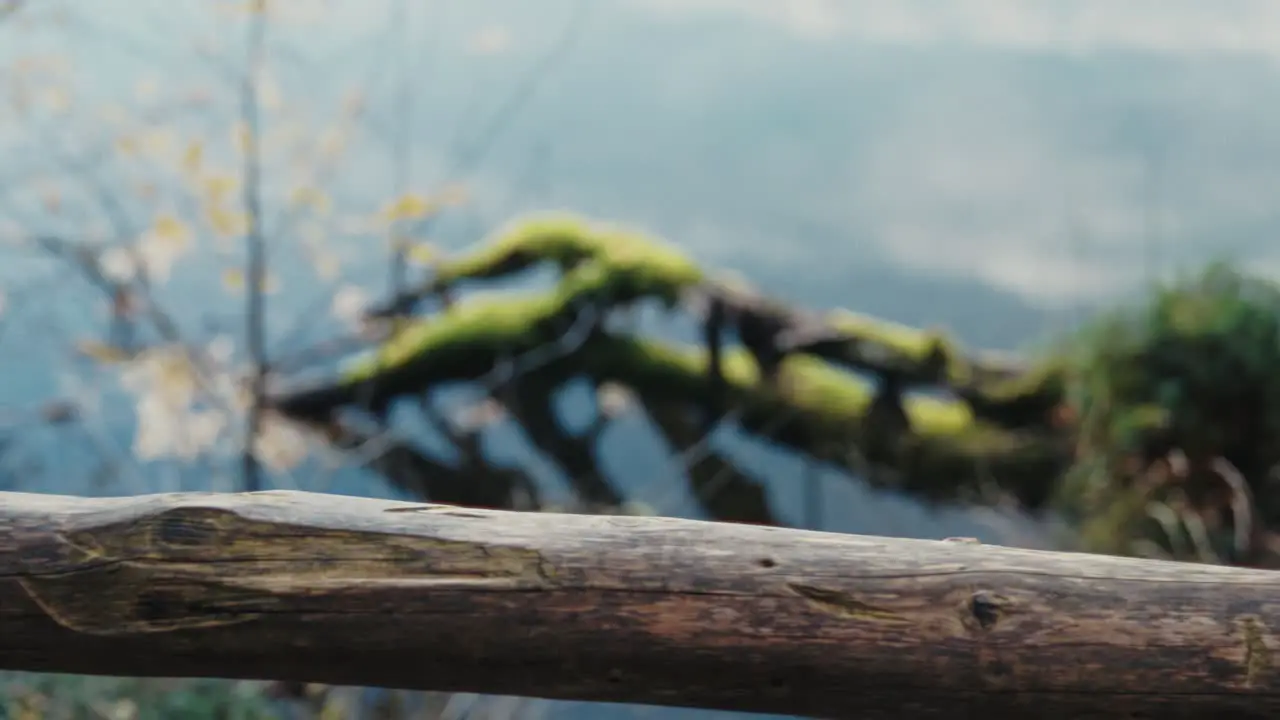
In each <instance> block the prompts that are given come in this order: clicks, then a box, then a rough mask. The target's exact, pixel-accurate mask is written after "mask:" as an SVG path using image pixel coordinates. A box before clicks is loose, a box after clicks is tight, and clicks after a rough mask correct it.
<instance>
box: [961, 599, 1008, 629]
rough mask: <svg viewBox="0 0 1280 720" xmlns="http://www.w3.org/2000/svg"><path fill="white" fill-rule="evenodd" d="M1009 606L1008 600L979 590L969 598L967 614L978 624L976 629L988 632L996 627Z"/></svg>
mask: <svg viewBox="0 0 1280 720" xmlns="http://www.w3.org/2000/svg"><path fill="white" fill-rule="evenodd" d="M1009 605H1010V603H1009V600H1008V598H1005V597H1004V596H1002V595H998V594H996V593H993V592H990V591H987V590H979V591H977V592H975V593H974V594H973V595H972V596H970V597H969V605H968V613H969V616H970V617H972V618H973V620H975V621H976V622H977V623H978V627H980V628H982V629H983V630H990V629H991V628H993V627H995V626H996V623H997V622H999V620H1000V617H1001V616H1002V615H1003V614H1004V612H1005V611H1006V610H1008V608H1009Z"/></svg>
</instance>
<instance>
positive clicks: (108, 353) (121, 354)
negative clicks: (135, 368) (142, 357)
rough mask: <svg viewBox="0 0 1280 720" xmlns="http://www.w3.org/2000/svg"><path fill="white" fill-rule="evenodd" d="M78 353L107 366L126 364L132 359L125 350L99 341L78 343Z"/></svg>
mask: <svg viewBox="0 0 1280 720" xmlns="http://www.w3.org/2000/svg"><path fill="white" fill-rule="evenodd" d="M76 352H78V353H80V354H81V355H84V356H85V357H87V358H91V359H93V360H97V361H98V362H100V363H103V364H106V365H112V364H115V363H121V362H125V361H127V360H129V358H130V357H132V356H131V355H130V354H129V353H127V352H125V351H124V350H121V349H120V348H118V347H116V346H114V345H108V344H107V343H104V342H100V341H98V340H81V341H79V342H77V343H76Z"/></svg>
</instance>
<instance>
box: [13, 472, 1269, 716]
mask: <svg viewBox="0 0 1280 720" xmlns="http://www.w3.org/2000/svg"><path fill="white" fill-rule="evenodd" d="M1277 597H1280V576H1277V575H1275V574H1274V573H1271V572H1266V571H1258V570H1250V569H1244V568H1225V567H1211V566H1202V565H1191V564H1180V563H1171V562H1160V561H1148V560H1133V559H1122V558H1110V557H1102V556H1089V555H1080V554H1068V553H1046V552H1035V551H1027V550H1015V549H1008V548H1000V547H993V546H982V545H976V544H971V543H967V542H935V541H922V540H903V539H888V538H871V537H861V536H850V535H837V534H830V533H816V532H808V531H798V530H783V529H779V528H767V527H759V526H748V525H733V524H722V523H707V522H697V521H690V520H676V519H670V518H636V517H601V516H581V515H557V514H549V513H512V512H503V511H486V510H471V509H462V508H457V507H451V506H440V505H421V504H413V503H405V502H393V501H383V500H373V499H363V498H353V497H341V496H330V495H318V494H310V493H296V492H267V493H253V494H231V495H219V494H180V495H151V496H140V497H132V498H106V499H85V498H74V497H58V496H47V495H30V494H20V493H0V668H4V669H12V670H31V671H49V672H71V673H86V674H111V675H131V676H166V677H180V676H206V677H236V678H258V679H278V680H305V681H313V682H324V683H332V684H348V685H377V686H388V687H399V688H407V689H429V690H439V691H466V692H480V693H498V694H512V695H527V696H539V697H549V698H573V699H580V700H598V701H613V702H634V703H647V704H659V705H679V706H688V707H705V708H721V709H736V710H745V711H756V712H776V713H788V714H799V715H810V716H818V717H840V718H861V719H864V720H865V719H874V718H895V719H902V718H957V717H981V716H984V715H985V714H988V713H990V714H996V713H1005V714H1006V715H1008V716H1011V717H1019V716H1025V717H1033V716H1034V717H1042V718H1144V717H1145V718H1199V717H1205V718H1209V717H1214V716H1217V715H1222V716H1227V717H1235V718H1264V717H1276V716H1280V671H1278V670H1277V668H1276V663H1275V662H1274V661H1273V655H1274V653H1275V651H1276V649H1277V648H1280V637H1278V636H1277V628H1280V604H1278V601H1277V600H1276V598H1277Z"/></svg>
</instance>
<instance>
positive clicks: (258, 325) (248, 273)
mask: <svg viewBox="0 0 1280 720" xmlns="http://www.w3.org/2000/svg"><path fill="white" fill-rule="evenodd" d="M266 31H267V1H266V0H255V2H254V3H253V13H252V15H251V17H250V18H249V29H248V49H247V60H246V65H247V67H246V69H245V74H244V80H243V83H242V85H241V88H240V100H241V120H242V121H243V122H244V125H245V138H244V141H245V146H244V148H243V152H244V166H243V171H242V172H243V175H244V192H243V196H242V201H243V203H244V209H245V215H246V217H247V219H248V232H247V233H246V235H245V243H246V250H247V254H248V257H247V259H246V268H245V281H246V287H245V297H246V303H245V330H246V336H247V339H246V345H247V347H248V352H249V363H250V367H251V372H252V378H253V379H252V384H251V386H250V392H251V400H250V405H249V415H248V421H247V423H246V429H245V446H244V455H243V467H244V487H245V490H247V491H254V490H259V489H261V488H262V470H261V468H260V467H259V464H258V459H257V454H256V451H257V439H258V432H259V429H260V428H261V426H262V413H263V397H264V396H265V395H266V376H267V358H266V317H265V316H266V311H265V307H264V305H265V301H264V298H263V283H264V279H265V277H266V264H267V263H266V243H265V241H264V239H263V236H262V191H261V182H262V162H261V157H260V154H259V150H260V149H259V141H260V134H259V130H260V126H261V119H260V117H259V112H258V85H259V79H260V77H261V72H262V63H263V56H264V48H265V46H266Z"/></svg>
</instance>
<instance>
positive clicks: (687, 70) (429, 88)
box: [0, 0, 1280, 719]
mask: <svg viewBox="0 0 1280 720" xmlns="http://www.w3.org/2000/svg"><path fill="white" fill-rule="evenodd" d="M1278 58H1280V5H1277V4H1276V3H1274V2H1269V1H1266V0H1217V2H1213V3H1210V2H1205V1H1204V0H1196V1H1194V2H1193V1H1192V0H1160V1H1159V2H1155V1H1154V0H1150V1H1148V0H1132V1H1130V2H1124V3H1118V2H1103V1H1102V0H1038V1H1037V2H1025V1H1018V0H950V1H949V2H947V3H938V2H933V1H932V0H540V1H539V2H537V3H531V2H522V1H518V0H467V1H466V2H462V1H460V0H365V1H364V2H354V1H353V0H288V2H285V1H284V0H271V1H270V2H264V0H247V1H240V2H231V1H229V0H201V1H199V2H197V1H195V0H164V1H163V2H161V1H160V0H98V1H97V2H75V1H73V0H40V1H39V2H37V1H36V0H27V1H25V2H24V1H23V0H0V486H2V487H3V489H6V490H22V491H32V492H53V493H66V494H78V495H120V494H137V493H146V492H160V491H176V490H197V489H200V490H204V489H212V490H219V491H236V490H241V489H245V488H246V487H272V488H293V489H305V490H314V491H320V492H332V493H340V494H353V495H370V496H379V497H422V496H423V495H424V493H422V492H415V491H414V489H413V488H414V487H415V486H414V485H413V483H412V482H411V481H410V482H406V481H405V480H404V478H403V476H401V477H400V478H399V480H397V477H395V476H393V475H394V474H393V475H389V474H388V473H387V472H380V471H379V470H378V469H377V468H376V467H370V466H369V463H368V462H365V461H364V460H362V459H361V458H360V457H358V455H359V453H353V452H351V451H349V448H340V447H335V446H332V445H328V446H327V445H325V443H324V441H323V439H322V438H318V437H317V436H316V434H315V433H313V432H310V431H309V429H308V428H307V427H305V426H302V425H299V424H297V423H289V422H286V421H285V420H278V419H277V420H264V421H262V426H261V429H260V436H259V440H258V442H259V453H258V456H257V459H256V460H255V461H253V462H250V463H246V461H245V459H244V457H243V451H244V448H245V442H244V440H245V437H246V435H247V433H248V430H247V429H246V423H247V418H248V417H250V416H252V415H253V412H251V408H252V407H253V402H252V398H250V399H249V400H247V401H246V400H245V399H244V398H245V393H244V385H243V382H244V379H245V378H247V377H251V376H252V375H253V373H254V368H255V367H256V366H257V365H258V364H260V362H261V361H267V362H270V363H271V364H272V367H273V369H274V373H273V374H272V375H271V376H270V377H268V378H265V379H264V382H265V383H267V384H268V385H269V386H270V387H273V388H274V387H277V386H280V387H283V386H285V385H287V384H288V383H292V382H294V381H296V380H298V379H299V378H303V377H305V378H308V379H315V378H324V377H332V376H333V375H334V373H335V372H336V371H337V370H338V369H340V368H341V367H344V366H343V365H342V363H344V362H346V361H347V360H349V355H350V353H345V352H341V353H329V352H328V351H322V350H321V349H318V348H324V347H326V346H325V343H327V342H330V341H332V340H334V339H336V338H346V337H348V336H350V335H351V333H352V332H353V330H352V327H353V322H354V320H355V318H356V316H357V315H358V314H359V312H360V311H361V309H363V308H367V307H368V306H370V305H371V304H374V303H377V302H379V301H381V300H385V299H386V298H388V297H390V296H391V295H392V294H394V293H395V292H397V291H400V290H403V289H405V288H407V287H410V286H412V285H413V284H414V283H417V282H420V281H421V279H422V278H424V277H429V276H430V274H431V272H432V271H433V268H434V267H435V266H436V265H437V264H439V263H441V262H445V261H446V259H447V258H452V257H462V256H464V254H465V253H466V252H468V251H471V250H476V249H477V248H482V247H484V245H483V243H484V242H485V241H486V238H491V237H493V236H494V235H495V234H500V233H502V232H503V231H504V228H507V229H509V228H511V227H513V226H512V222H513V221H518V220H519V219H520V218H521V217H526V216H528V214H529V213H534V212H542V211H548V210H554V211H567V212H572V213H575V214H577V215H579V216H581V217H584V218H590V219H592V220H593V221H601V222H605V221H607V222H615V223H622V224H625V225H626V226H629V227H633V228H637V229H639V230H642V231H643V232H644V233H646V234H648V235H651V236H653V237H656V238H663V239H665V240H666V241H668V242H670V243H672V244H674V245H675V246H677V247H678V248H679V249H680V250H681V251H682V252H683V253H685V254H686V255H687V256H688V257H689V258H690V259H691V260H692V261H694V262H696V263H697V264H698V266H700V267H702V268H704V269H706V270H707V271H708V272H712V271H714V272H716V273H722V274H724V273H728V274H731V275H732V276H733V277H738V278H741V279H744V280H745V281H747V282H749V283H750V284H751V286H752V287H754V288H755V289H756V290H757V291H758V292H760V293H761V294H763V295H766V296H768V297H771V298H773V299H776V300H779V301H782V302H784V303H786V304H787V305H788V306H790V307H795V308H806V309H813V310H827V309H831V308H837V307H839V308H848V309H850V310H854V311H856V312H859V313H865V314H867V315H869V316H873V317H875V318H878V319H881V320H883V321H888V322H895V323H901V324H903V325H906V326H910V327H912V328H919V329H922V331H923V330H931V331H936V332H940V333H944V334H945V335H946V336H947V337H949V338H951V339H953V340H955V341H957V342H958V343H960V344H962V345H963V346H964V347H967V348H973V349H983V350H995V351H1007V352H1011V353H1012V352H1019V353H1022V352H1031V349H1035V348H1042V347H1045V346H1046V344H1051V343H1052V342H1054V341H1055V340H1060V339H1062V338H1066V337H1074V335H1073V333H1076V332H1077V331H1078V330H1079V328H1081V327H1084V326H1087V325H1088V324H1089V323H1090V322H1091V321H1092V320H1093V319H1094V318H1096V317H1099V313H1101V312H1103V311H1104V310H1105V309H1107V308H1112V307H1119V306H1122V305H1124V304H1125V303H1130V302H1138V301H1140V300H1141V299H1142V298H1144V297H1146V296H1147V295H1146V293H1148V292H1149V290H1150V288H1152V287H1154V286H1156V285H1158V284H1159V283H1161V282H1166V283H1173V282H1177V278H1179V277H1184V276H1186V275H1188V274H1191V275H1194V274H1195V273H1197V272H1199V271H1200V270H1201V269H1202V268H1204V267H1207V266H1209V264H1210V263H1213V262H1218V261H1225V262H1227V263H1229V264H1230V265H1231V266H1232V267H1234V268H1236V269H1238V270H1239V271H1241V272H1247V274H1248V275H1249V276H1250V277H1253V278H1257V279H1259V280H1261V281H1264V282H1269V281H1270V280H1271V279H1273V278H1274V277H1275V276H1276V275H1277V273H1280V244H1278V243H1276V242H1275V240H1274V238H1275V236H1276V231H1277V229H1280V213H1278V212H1277V211H1276V209H1275V207H1276V206H1275V202H1274V198H1275V197H1277V194H1278V193H1280V162H1278V161H1280V139H1278V138H1280V135H1278V134H1277V133H1276V132H1275V128H1276V127H1277V126H1278V125H1280V123H1278V122H1277V121H1280V72H1278V67H1277V62H1276V61H1277V59H1278ZM397 258H398V259H397ZM555 282H556V277H555V276H554V273H550V274H549V273H541V274H535V275H534V276H530V277H521V278H518V279H516V280H513V281H511V282H508V283H507V284H506V285H504V286H502V287H503V288H506V289H510V288H514V287H517V286H518V287H519V288H525V289H528V288H534V289H536V288H546V287H550V286H551V285H553V284H554V283H555ZM502 291H503V292H505V290H502ZM486 292H487V293H490V294H492V293H494V292H498V291H497V290H494V289H493V288H492V287H491V288H488V289H487V290H486ZM459 302H465V300H460V301H459ZM640 310H641V312H640V315H641V317H640V319H639V321H638V322H639V323H640V325H639V327H643V328H645V329H646V332H652V333H656V334H658V335H661V336H662V337H664V338H671V339H672V340H673V341H676V340H679V341H682V342H690V343H691V342H696V341H697V338H698V337H699V335H698V332H699V326H698V324H697V321H696V319H695V320H690V319H688V318H685V319H680V318H676V319H670V318H668V317H666V316H664V315H662V313H661V312H659V311H657V310H655V309H653V308H641V309H640ZM442 312H443V311H442ZM1269 317H1273V318H1274V317H1275V316H1274V314H1271V315H1269ZM1267 342H1271V341H1270V340H1268V341H1267ZM1273 344H1274V343H1273ZM342 347H343V348H346V346H345V345H343V346H342ZM1268 347H1269V348H1270V347H1272V346H1271V345H1268ZM177 348H181V349H182V351H181V352H177V350H175V349H177ZM196 355H198V356H199V357H200V358H202V360H201V361H200V362H199V363H196V362H195V361H193V360H190V357H193V356H196ZM197 366H198V367H197ZM193 368H194V369H193ZM439 389H440V392H439V393H438V395H439V397H438V402H437V406H438V407H437V408H436V414H435V415H432V414H426V415H427V417H426V418H425V419H424V413H423V412H419V411H418V410H417V409H415V408H404V407H396V408H395V409H393V412H392V416H391V418H390V420H389V421H388V426H389V427H392V428H394V430H395V432H396V434H397V436H398V437H401V438H408V439H409V440H411V441H412V442H413V443H415V444H416V446H417V447H419V448H420V449H421V451H422V452H424V453H435V454H437V455H441V456H449V457H450V458H451V459H450V461H449V462H450V463H452V464H451V465H450V467H453V468H455V469H456V468H462V470H467V469H468V468H471V466H470V465H468V463H470V462H475V461H476V460H475V457H472V458H470V459H467V458H463V457H462V455H461V454H459V453H461V452H462V451H461V450H459V449H458V447H462V446H458V447H453V446H451V444H450V443H451V442H454V443H455V444H456V441H457V439H458V438H457V437H455V436H465V439H466V440H467V442H469V443H470V445H468V446H467V447H471V448H472V449H473V450H474V451H475V452H477V453H479V454H480V455H482V456H483V458H484V462H485V463H486V466H487V467H498V468H505V469H507V470H509V471H511V472H517V471H518V472H519V473H520V474H521V475H522V476H524V477H527V478H529V479H531V480H532V481H533V482H534V483H536V486H537V489H538V492H537V496H538V500H537V502H536V503H533V504H534V505H536V506H537V508H538V509H568V510H584V508H582V507H580V503H579V502H578V501H580V500H581V498H579V497H578V496H577V495H576V494H575V484H574V483H573V482H572V480H573V478H567V477H566V473H571V472H572V471H571V470H566V468H565V467H563V463H560V464H557V462H556V460H557V458H556V457H555V453H553V452H549V451H548V450H547V447H546V446H545V445H544V444H542V443H540V442H538V441H537V439H531V438H530V437H528V435H529V433H527V432H524V431H522V425H521V419H520V418H519V417H514V416H513V415H512V413H511V412H510V411H509V410H508V409H504V408H503V407H502V404H501V403H500V402H497V401H495V400H494V399H493V398H492V397H491V393H487V392H485V391H484V388H480V389H477V388H476V387H475V386H474V385H467V384H466V383H453V384H450V385H449V386H448V387H444V386H443V384H442V386H441V388H439ZM610 390H617V391H616V392H613V393H612V394H609V393H606V392H602V391H601V389H600V387H599V386H598V385H597V386H596V387H587V386H584V385H582V384H581V383H578V384H574V383H572V382H569V383H566V384H565V385H564V387H562V388H560V389H559V390H558V391H557V393H556V395H555V397H554V398H553V404H554V410H555V413H556V415H557V418H559V420H560V421H561V422H562V423H563V425H564V426H565V427H569V428H579V429H580V428H582V427H586V426H587V425H589V424H591V422H592V421H593V420H592V419H593V418H596V417H603V418H606V419H607V420H608V424H607V427H606V428H604V429H603V431H602V432H600V434H599V435H598V436H597V437H595V442H596V447H597V450H596V452H595V454H594V455H593V458H594V462H595V465H596V467H595V468H593V472H598V473H600V474H602V475H605V476H607V477H608V479H609V482H610V483H611V484H612V486H613V487H614V488H616V489H617V492H618V493H619V494H620V495H621V496H622V497H624V498H625V501H626V502H625V507H622V508H621V510H620V511H627V512H643V513H653V514H660V515H676V516H686V517H706V516H708V515H709V514H710V515H714V513H709V511H708V510H707V504H706V503H700V502H699V497H698V496H697V492H698V491H697V490H696V488H694V489H691V483H690V479H689V478H690V475H691V474H692V473H691V467H692V466H693V465H695V464H697V463H698V462H701V459H702V458H703V457H705V455H706V453H705V452H703V450H702V449H705V448H707V447H713V448H715V449H716V450H715V451H716V452H717V453H724V454H728V455H731V456H732V457H733V458H736V462H737V463H738V464H739V466H740V467H747V468H750V475H751V476H752V477H754V478H755V479H756V481H757V482H758V484H759V486H760V487H761V488H762V491H763V493H764V495H763V497H764V498H765V499H766V500H767V503H768V506H769V507H770V515H771V518H772V520H773V521H774V522H777V523H778V524H784V525H789V526H795V527H809V528H815V529H821V530H828V531H835V532H847V533H862V534H873V535H892V536H905V537H925V538H943V537H948V536H957V535H960V536H974V537H979V538H982V539H984V540H985V541H988V542H998V543H1003V544H1009V545H1023V546H1031V547H1061V546H1063V545H1064V543H1065V544H1066V545H1070V544H1071V542H1070V540H1064V539H1063V538H1064V537H1069V536H1070V535H1071V533H1072V530H1071V527H1070V523H1068V522H1066V521H1063V520H1062V519H1061V518H1059V517H1057V516H1055V515H1054V514H1053V513H1048V514H1046V513H1037V514H1034V516H1033V514H1031V513H1028V512H1024V511H1023V510H1022V509H1019V508H1017V507H1009V506H1007V504H1001V503H995V502H982V503H971V502H959V501H956V502H952V501H950V500H947V501H946V502H928V503H925V502H922V501H921V499H920V498H918V497H913V496H912V494H911V493H910V492H898V491H895V490H893V489H892V488H889V489H886V488H884V487H879V488H873V487H872V484H874V483H872V484H869V483H868V482H863V481H862V480H860V476H859V474H858V473H857V472H852V471H851V470H850V469H849V467H844V466H838V464H832V463H831V462H823V461H820V460H815V459H814V458H812V457H809V456H808V455H806V454H805V453H804V452H797V451H796V448H795V447H784V446H781V445H779V444H778V443H773V442H768V441H767V440H768V438H764V439H762V438H760V437H759V436H758V433H756V434H753V433H751V432H745V431H743V430H742V429H741V428H737V427H735V426H734V424H733V423H732V422H724V423H722V424H721V425H719V426H718V427H716V428H715V429H714V430H713V431H712V433H711V434H710V435H708V436H706V437H703V438H701V439H700V440H698V441H697V442H695V443H692V444H691V445H692V449H690V448H684V449H683V450H680V451H677V450H675V449H673V448H672V447H670V446H669V444H668V443H667V442H666V441H665V440H664V437H663V434H662V433H661V432H659V431H658V430H656V429H655V426H654V424H653V421H652V420H651V419H650V418H649V417H647V416H646V414H645V412H644V411H643V409H642V408H638V404H639V403H640V400H637V399H636V398H635V397H634V395H635V392H634V389H633V391H632V393H631V394H630V395H629V394H628V393H627V392H624V391H622V390H619V389H618V388H616V387H613V386H611V387H610ZM206 393H207V394H208V397H204V395H205V394H206ZM237 403H240V404H239V405H237ZM436 415H438V417H437V416H436ZM175 418H177V419H175ZM441 419H443V422H444V425H443V426H439V425H435V426H433V424H432V423H433V422H435V421H439V420H441ZM441 427H444V428H446V430H441V429H440V428H441ZM450 428H451V429H452V430H451V431H450V430H448V429H450ZM527 429H528V428H527V427H526V428H524V430H527ZM574 432H577V430H575V431H574ZM667 440H669V438H667ZM459 458H461V459H459ZM512 468H515V469H516V470H510V469H512ZM471 469H474V468H471ZM249 476H252V478H250V477H249ZM1249 481H1250V482H1252V481H1253V478H1249ZM246 483H251V484H246ZM881 485H883V483H882V484H881ZM1255 494H1257V490H1256V489H1255ZM507 504H508V505H512V503H507ZM530 509H533V508H532V507H530ZM615 510H618V508H615ZM730 519H732V518H730ZM3 685H4V688H5V693H6V694H5V695H3V696H0V702H3V703H7V704H6V705H4V708H5V709H6V713H7V714H4V713H0V715H2V716H4V717H9V716H12V717H15V718H16V717H23V718H36V717H41V718H42V717H100V716H109V717H111V718H127V717H192V718H196V717H201V718H203V717H313V716H314V717H319V716H324V717H342V718H346V717H351V718H364V717H387V718H392V717H406V718H408V717H415V718H436V717H440V718H464V717H465V718H495V717H504V718H505V717H520V718H523V717H546V718H561V717H563V718H577V717H606V718H608V717H616V718H630V717H655V718H659V717H660V718H664V719H665V718H671V719H674V718H685V717H688V718H693V717H704V716H713V715H716V714H714V713H706V712H694V711H680V710H674V709H656V708H633V707H606V706H594V705H586V704H575V703H564V702H554V703H553V702H546V701H532V700H524V699H513V698H478V697H472V696H462V695H433V694H410V693H389V692H385V691H376V692H375V691H365V690H355V689H345V688H343V689H332V688H310V689H305V690H304V691H299V692H294V693H293V694H292V695H290V696H289V697H284V698H281V697H278V696H279V695H281V694H282V692H281V691H280V690H279V688H274V687H268V686H264V685H262V684H254V683H226V682H213V681H181V682H179V681H138V680H124V679H102V678H97V679H87V678H63V677H54V676H34V675H22V674H13V675H9V676H7V677H6V679H4V681H3ZM284 694H286V695H287V694H288V693H284ZM148 713H151V714H148ZM156 713H160V714H156ZM325 713H328V714H325ZM724 715H725V717H728V716H729V715H728V714H724Z"/></svg>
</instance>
